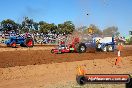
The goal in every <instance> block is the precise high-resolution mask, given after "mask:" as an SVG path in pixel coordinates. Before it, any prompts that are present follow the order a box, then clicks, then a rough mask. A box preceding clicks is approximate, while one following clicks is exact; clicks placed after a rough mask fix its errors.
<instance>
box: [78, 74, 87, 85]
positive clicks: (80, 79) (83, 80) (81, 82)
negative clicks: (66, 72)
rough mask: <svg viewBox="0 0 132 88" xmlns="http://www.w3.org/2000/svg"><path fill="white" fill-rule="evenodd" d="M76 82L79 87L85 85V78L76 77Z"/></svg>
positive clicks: (81, 76)
mask: <svg viewBox="0 0 132 88" xmlns="http://www.w3.org/2000/svg"><path fill="white" fill-rule="evenodd" d="M76 81H77V83H78V84H79V85H84V84H85V83H86V80H85V77H84V76H83V75H79V76H78V75H77V76H76Z"/></svg>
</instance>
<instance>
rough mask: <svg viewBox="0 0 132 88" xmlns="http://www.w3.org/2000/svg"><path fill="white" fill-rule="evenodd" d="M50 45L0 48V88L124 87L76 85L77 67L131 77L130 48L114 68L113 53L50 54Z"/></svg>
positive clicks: (115, 54)
mask: <svg viewBox="0 0 132 88" xmlns="http://www.w3.org/2000/svg"><path fill="white" fill-rule="evenodd" d="M52 48H53V46H50V47H49V46H47V47H46V46H42V47H39V46H35V47H33V48H15V49H12V48H3V47H1V48H0V88H124V87H125V85H124V84H122V85H116V84H112V85H110V84H106V85H103V84H98V85H97V84H87V85H85V86H79V85H78V84H77V83H76V80H75V77H76V74H77V70H76V68H77V66H78V65H81V66H85V70H86V71H87V73H88V74H131V73H132V46H125V47H124V49H123V51H122V52H121V56H122V58H121V60H122V61H121V62H120V63H119V65H118V66H115V65H114V63H115V60H116V58H117V51H115V52H108V53H104V52H95V53H88V52H87V53H82V54H78V53H65V54H51V53H50V49H52Z"/></svg>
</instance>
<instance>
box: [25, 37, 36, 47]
mask: <svg viewBox="0 0 132 88" xmlns="http://www.w3.org/2000/svg"><path fill="white" fill-rule="evenodd" d="M24 45H25V46H26V47H33V46H34V41H33V39H32V38H26V39H25V41H24Z"/></svg>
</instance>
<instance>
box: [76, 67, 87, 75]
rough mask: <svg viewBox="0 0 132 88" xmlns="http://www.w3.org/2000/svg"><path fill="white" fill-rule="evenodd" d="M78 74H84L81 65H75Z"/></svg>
mask: <svg viewBox="0 0 132 88" xmlns="http://www.w3.org/2000/svg"><path fill="white" fill-rule="evenodd" d="M77 71H78V75H85V73H86V71H85V70H84V69H82V67H81V66H78V67H77Z"/></svg>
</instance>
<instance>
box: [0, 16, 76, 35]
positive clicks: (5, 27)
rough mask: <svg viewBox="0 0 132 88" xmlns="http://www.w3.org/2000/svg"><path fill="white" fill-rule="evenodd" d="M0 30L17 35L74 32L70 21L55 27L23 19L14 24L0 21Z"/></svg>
mask: <svg viewBox="0 0 132 88" xmlns="http://www.w3.org/2000/svg"><path fill="white" fill-rule="evenodd" d="M0 30H1V31H4V32H8V31H11V30H14V31H16V32H19V33H25V32H31V33H32V32H39V33H44V34H47V33H49V32H51V33H56V34H71V33H72V32H73V31H74V30H75V25H74V24H73V23H72V21H66V22H64V23H61V24H58V25H55V24H54V23H47V22H44V21H40V22H35V21H34V20H33V19H29V18H28V17H25V18H24V20H23V21H22V23H16V22H15V21H13V20H11V19H6V20H3V21H1V27H0Z"/></svg>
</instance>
